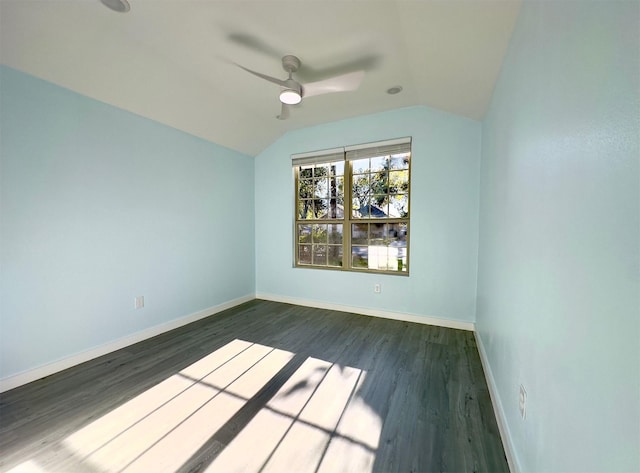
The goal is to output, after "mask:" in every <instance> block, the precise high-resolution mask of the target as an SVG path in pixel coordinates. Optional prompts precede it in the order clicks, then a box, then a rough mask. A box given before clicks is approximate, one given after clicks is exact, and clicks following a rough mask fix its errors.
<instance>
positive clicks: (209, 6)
mask: <svg viewBox="0 0 640 473" xmlns="http://www.w3.org/2000/svg"><path fill="white" fill-rule="evenodd" d="M129 3H130V4H131V11H130V12H128V13H116V12H114V11H111V10H109V9H107V8H106V7H105V6H104V5H102V4H101V3H100V2H99V1H98V0H0V60H1V62H2V63H3V64H5V65H8V66H10V67H13V68H15V69H18V70H21V71H24V72H27V73H29V74H32V75H34V76H36V77H40V78H42V79H45V80H47V81H50V82H53V83H55V84H58V85H60V86H63V87H66V88H69V89H71V90H74V91H76V92H79V93H81V94H84V95H87V96H89V97H93V98H95V99H97V100H101V101H103V102H106V103H109V104H112V105H114V106H116V107H120V108H123V109H125V110H129V111H131V112H133V113H136V114H138V115H142V116H144V117H147V118H150V119H152V120H156V121H158V122H161V123H164V124H167V125H170V126H172V127H174V128H177V129H179V130H183V131H185V132H188V133H191V134H193V135H196V136H199V137H202V138H204V139H206V140H209V141H213V142H215V143H218V144H220V145H223V146H226V147H229V148H231V149H235V150H238V151H241V152H243V153H246V154H249V155H252V156H254V155H256V154H258V153H259V152H260V151H262V150H263V149H264V148H265V147H267V146H268V145H269V144H271V143H272V142H273V141H274V140H276V139H277V138H278V137H279V136H280V135H282V134H283V133H284V132H286V131H288V130H292V129H296V128H301V127H306V126H310V125H315V124H319V123H325V122H329V121H334V120H339V119H342V118H348V117H353V116H357V115H362V114H366V113H373V112H379V111H384V110H390V109H393V108H398V107H405V106H411V105H427V106H430V107H434V108H437V109H440V110H444V111H447V112H451V113H455V114H458V115H462V116H466V117H469V118H473V119H482V117H483V115H484V113H485V110H486V108H487V104H488V103H489V100H490V98H491V93H492V91H493V87H494V84H495V81H496V78H497V76H498V73H499V70H500V66H501V64H502V60H503V57H504V54H505V52H506V49H507V45H508V42H509V39H510V37H511V33H512V31H513V27H514V24H515V20H516V17H517V13H518V11H519V8H520V0H421V1H407V0H384V1H373V0H360V1H358V0H323V1H321V0H290V1H276V0H262V1H247V0H235V1H234V0H226V1H222V0H199V1H195V0H193V1H192V0H129ZM285 54H295V55H296V56H298V57H299V58H300V59H301V60H302V63H303V66H302V68H301V70H300V76H299V79H303V78H305V77H306V78H307V79H308V80H317V79H319V78H324V76H326V75H327V74H329V73H334V72H335V73H342V72H348V71H351V70H353V69H354V68H355V69H358V68H360V67H364V68H366V69H367V72H366V75H365V78H364V81H363V82H362V85H361V86H360V88H359V89H358V90H357V91H355V92H343V93H336V94H329V95H322V96H317V97H308V98H307V99H305V100H304V101H303V103H302V105H300V106H296V107H294V108H293V109H292V111H291V117H290V118H289V120H286V121H281V120H276V119H275V116H276V115H277V114H278V113H279V111H280V103H279V100H278V91H279V90H278V86H277V85H275V84H272V83H269V82H267V81H264V80H261V79H259V78H257V77H255V76H252V75H251V74H249V73H247V72H245V71H243V70H242V69H240V68H238V67H237V66H235V65H233V64H232V62H236V63H238V64H241V65H243V66H245V67H247V68H249V69H253V70H256V71H259V72H262V73H264V74H268V75H271V76H275V77H279V78H283V79H284V78H286V73H285V72H284V71H283V69H282V64H281V61H280V57H281V56H282V55H285ZM302 76H304V77H302ZM294 77H295V76H294ZM302 82H303V83H304V80H302ZM395 85H402V87H404V91H403V92H402V93H400V94H398V95H388V94H386V90H387V89H388V88H389V87H391V86H395Z"/></svg>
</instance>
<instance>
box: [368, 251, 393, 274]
mask: <svg viewBox="0 0 640 473" xmlns="http://www.w3.org/2000/svg"><path fill="white" fill-rule="evenodd" d="M369 268H370V269H377V270H380V271H387V270H389V269H390V268H389V260H388V251H387V247H386V246H374V245H371V246H369Z"/></svg>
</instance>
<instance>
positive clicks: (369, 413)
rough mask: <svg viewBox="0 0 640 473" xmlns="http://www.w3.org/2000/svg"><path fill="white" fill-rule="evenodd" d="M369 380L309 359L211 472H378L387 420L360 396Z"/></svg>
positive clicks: (363, 374)
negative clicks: (377, 454) (378, 449)
mask: <svg viewBox="0 0 640 473" xmlns="http://www.w3.org/2000/svg"><path fill="white" fill-rule="evenodd" d="M365 377H366V372H363V371H361V370H359V369H356V368H351V367H348V366H340V365H335V364H331V363H329V362H326V361H323V360H318V359H314V358H308V359H307V360H305V362H304V363H303V364H302V365H301V366H300V368H299V369H298V370H297V371H296V372H295V373H294V374H293V375H292V376H291V378H290V379H289V380H288V381H287V383H285V384H284V385H283V387H282V388H281V389H280V390H279V391H278V393H277V394H276V395H275V396H274V397H273V399H272V400H271V401H270V402H269V403H268V404H267V405H266V406H265V407H264V408H263V409H262V410H261V411H260V412H259V413H258V414H257V415H256V416H255V417H254V418H253V419H252V421H251V422H250V423H249V424H248V425H247V426H246V427H245V428H244V429H243V431H242V432H240V434H239V435H238V436H237V437H236V438H235V439H234V440H233V441H232V442H231V443H230V444H229V445H228V446H227V447H226V448H225V449H224V450H223V451H222V453H221V454H220V455H219V456H218V457H217V458H216V459H215V460H214V461H213V463H211V464H210V465H209V467H208V469H207V470H206V472H207V473H215V472H220V471H224V472H237V473H240V472H255V473H258V472H260V473H263V472H281V471H296V472H315V471H316V470H317V469H319V470H321V471H327V472H330V471H359V472H370V471H372V469H373V462H374V459H375V448H376V447H377V445H378V441H379V438H380V432H381V429H382V422H381V420H380V417H379V416H378V415H377V414H376V413H375V412H374V411H373V410H371V409H370V408H369V407H368V406H367V405H366V403H365V402H364V401H363V400H362V399H360V398H359V397H358V396H357V391H358V389H359V388H361V386H362V384H363V382H364V380H365ZM249 452H250V454H249ZM329 456H330V457H329Z"/></svg>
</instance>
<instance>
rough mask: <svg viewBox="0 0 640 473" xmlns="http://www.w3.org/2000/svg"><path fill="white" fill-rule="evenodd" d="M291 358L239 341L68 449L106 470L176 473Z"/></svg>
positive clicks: (70, 441)
mask: <svg viewBox="0 0 640 473" xmlns="http://www.w3.org/2000/svg"><path fill="white" fill-rule="evenodd" d="M292 357H293V354H291V353H289V352H286V351H284V350H275V349H273V348H271V347H267V346H264V345H258V344H251V343H249V342H244V341H241V340H234V341H233V342H230V343H229V344H228V345H225V346H224V347H222V348H221V349H220V350H217V351H216V352H213V353H212V354H211V355H208V356H206V357H204V358H202V359H201V360H199V361H197V362H196V363H194V364H193V365H191V366H189V367H187V368H185V369H184V370H182V371H181V372H180V373H179V374H177V375H174V376H172V377H171V378H169V379H167V380H165V381H163V382H162V383H160V384H158V385H156V386H154V387H153V388H151V389H150V390H148V391H146V392H144V393H142V394H141V395H140V396H138V397H136V398H134V399H132V400H131V401H129V402H128V403H126V404H124V405H122V406H120V407H119V408H118V409H115V410H114V411H112V412H110V413H109V414H107V415H105V416H104V417H102V418H100V419H98V420H97V421H95V422H93V423H92V424H90V425H89V426H87V427H85V428H84V429H81V430H79V431H78V432H76V433H74V434H73V435H71V436H70V437H68V438H67V439H66V440H65V442H64V443H65V446H67V447H68V448H69V449H70V450H71V451H72V452H73V453H74V454H76V455H79V456H81V457H82V458H83V461H84V462H86V463H87V464H88V465H93V466H95V467H97V468H99V469H100V470H103V471H113V472H119V471H174V470H175V469H176V468H178V467H179V466H180V465H181V464H182V463H184V462H185V461H186V460H188V459H189V458H190V456H191V455H192V454H193V453H195V451H197V450H198V448H199V447H200V446H201V445H202V444H203V443H204V442H206V440H207V439H208V438H209V437H210V436H211V435H212V434H213V433H215V432H216V431H217V430H218V429H219V428H220V427H221V426H222V425H224V424H225V423H226V422H227V420H228V419H229V418H230V417H231V416H232V415H233V414H235V413H236V412H237V411H238V410H239V409H240V408H241V407H242V406H243V405H244V404H245V401H244V400H242V399H240V398H239V397H238V395H241V396H244V397H245V398H250V397H251V396H253V394H255V392H257V391H258V390H259V389H260V388H261V387H262V386H263V385H264V384H266V383H267V382H268V381H269V379H271V378H272V377H273V376H274V375H275V374H276V373H277V372H278V371H279V370H280V369H281V368H282V367H283V366H284V365H286V364H287V363H288V361H289V360H290V359H291V358H292ZM236 384H237V386H236ZM224 390H228V392H229V393H236V394H238V395H236V396H232V395H231V394H228V393H226V392H224ZM168 445H170V447H167V446H168Z"/></svg>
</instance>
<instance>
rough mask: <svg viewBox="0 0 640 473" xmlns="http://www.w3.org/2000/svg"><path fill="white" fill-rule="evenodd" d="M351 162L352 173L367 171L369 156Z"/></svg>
mask: <svg viewBox="0 0 640 473" xmlns="http://www.w3.org/2000/svg"><path fill="white" fill-rule="evenodd" d="M352 163H353V174H362V173H364V172H369V158H365V159H357V160H355V161H352Z"/></svg>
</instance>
